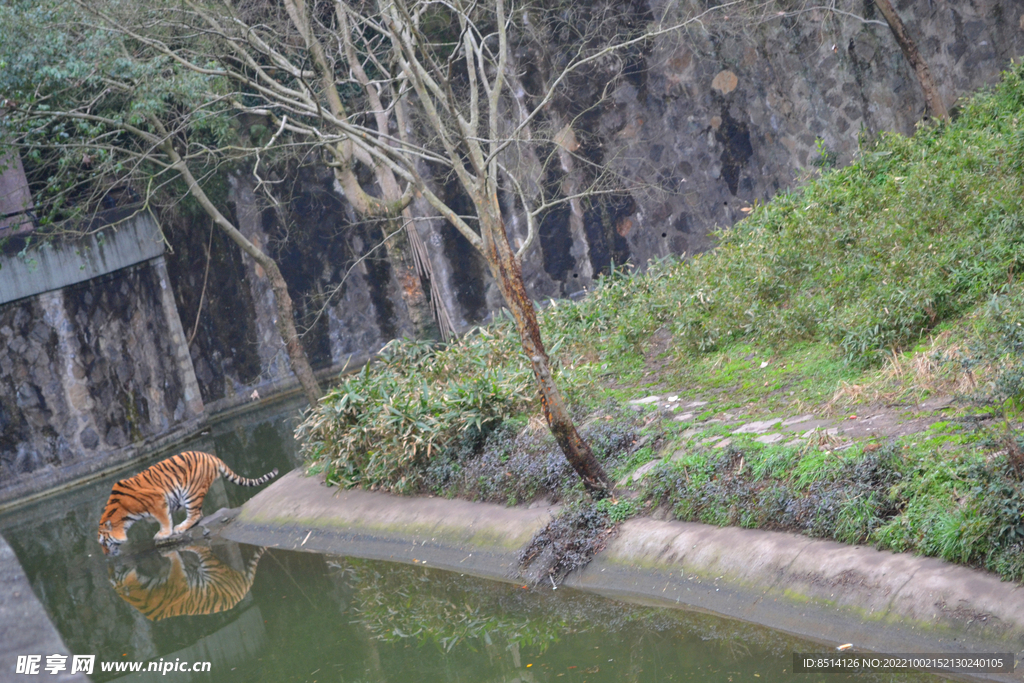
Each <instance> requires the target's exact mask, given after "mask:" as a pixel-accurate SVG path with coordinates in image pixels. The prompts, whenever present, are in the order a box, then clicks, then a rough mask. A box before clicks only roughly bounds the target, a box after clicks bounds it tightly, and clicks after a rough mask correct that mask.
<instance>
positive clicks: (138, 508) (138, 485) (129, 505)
mask: <svg viewBox="0 0 1024 683" xmlns="http://www.w3.org/2000/svg"><path fill="white" fill-rule="evenodd" d="M218 474H223V475H224V478H225V479H227V480H228V481H231V482H233V483H235V484H238V485H239V486H259V485H260V484H264V483H266V482H268V481H270V480H271V479H273V478H274V477H276V476H277V469H276V468H275V469H274V470H273V471H272V472H269V473H267V474H264V475H263V476H262V477H260V478H258V479H247V478H246V477H241V476H239V475H237V474H235V473H234V472H232V471H231V468H229V467H228V466H227V465H225V464H224V462H223V461H222V460H221V459H220V458H218V457H217V456H215V455H210V454H209V453H202V452H200V451H186V452H184V453H179V454H178V455H175V456H172V457H170V458H167V459H166V460H163V461H161V462H158V463H157V464H155V465H153V466H152V467H149V468H147V469H145V470H143V471H141V472H139V473H138V474H136V475H135V476H134V477H129V478H128V479H122V480H121V481H119V482H117V483H116V484H114V487H113V490H112V491H111V492H110V498H109V499H108V500H107V507H105V508H104V509H103V516H102V517H100V533H99V542H100V545H101V546H102V547H103V552H104V553H105V554H106V553H113V554H114V555H116V554H117V547H118V545H120V544H121V543H124V542H125V541H126V540H128V527H130V526H131V525H132V524H134V523H135V522H137V521H138V520H140V519H142V518H144V517H152V518H153V519H155V520H156V521H157V522H159V523H160V531H158V532H157V534H156V536H155V538H156V540H158V541H160V540H163V539H166V538H169V537H170V536H172V535H173V534H180V533H181V532H183V531H185V530H187V529H191V528H192V527H193V526H195V524H196V522H198V521H199V520H200V519H201V518H202V516H203V499H204V498H206V492H207V491H209V489H210V484H212V483H213V481H214V479H216V478H217V475H218ZM181 508H185V513H186V516H185V520H184V521H183V522H182V523H181V524H179V525H177V526H172V520H171V513H172V512H174V511H175V510H179V509H181Z"/></svg>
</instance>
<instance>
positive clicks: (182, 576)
mask: <svg viewBox="0 0 1024 683" xmlns="http://www.w3.org/2000/svg"><path fill="white" fill-rule="evenodd" d="M264 550H265V548H259V549H258V550H257V551H256V554H255V555H253V557H252V559H251V560H249V563H248V565H247V566H246V569H245V571H244V572H239V571H237V570H235V569H233V568H232V567H231V566H230V565H228V564H227V563H225V562H223V561H222V560H220V558H218V557H217V556H216V555H214V553H213V551H212V550H211V549H210V548H209V547H207V546H202V545H190V546H187V547H184V548H175V549H171V550H161V551H154V552H149V553H144V554H141V555H136V556H134V557H126V558H125V560H126V561H123V562H119V563H118V564H116V565H114V566H111V567H110V583H111V585H113V586H114V590H115V592H116V593H117V594H118V596H119V597H120V598H121V599H122V600H124V601H125V602H127V603H128V604H129V605H131V606H132V607H134V608H135V609H137V610H138V611H139V612H141V613H142V614H143V615H144V616H145V617H146V618H147V619H149V620H150V621H160V620H161V619H167V618H169V617H178V616H194V615H200V614H215V613H217V612H224V611H227V610H229V609H231V608H232V607H234V606H235V605H237V604H238V603H239V602H241V600H242V598H244V597H245V596H246V594H248V592H249V589H250V588H252V582H253V579H254V578H256V565H257V564H258V563H259V561H260V557H262V556H263V552H264Z"/></svg>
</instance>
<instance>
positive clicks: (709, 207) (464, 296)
mask: <svg viewBox="0 0 1024 683" xmlns="http://www.w3.org/2000/svg"><path fill="white" fill-rule="evenodd" d="M620 4H621V3H620ZM697 4H699V3H694V2H690V3H685V2H684V3H664V2H661V1H660V0H659V1H656V2H652V3H650V4H644V3H641V2H635V3H633V4H631V5H629V4H622V7H620V8H619V12H620V14H619V19H618V20H617V21H619V22H620V23H621V24H623V25H628V26H642V25H650V22H652V21H653V20H654V17H664V23H666V24H671V23H673V22H675V21H678V20H679V19H680V18H681V17H682V16H683V14H682V13H683V12H689V13H691V14H692V13H693V12H694V11H695V10H697V9H698V8H697ZM848 5H849V6H843V7H842V8H840V9H842V10H843V11H842V12H838V11H837V12H828V11H826V10H823V9H820V8H809V7H805V6H804V4H801V3H793V2H789V3H779V4H778V5H773V6H771V8H770V11H769V10H765V9H763V8H762V9H760V10H758V11H759V12H761V14H759V15H751V14H750V12H751V10H750V9H749V8H747V7H746V6H742V5H741V6H737V7H736V13H735V14H733V15H730V14H729V12H730V11H732V10H730V9H723V10H719V11H713V12H710V13H708V14H706V15H705V16H704V17H703V18H702V20H701V21H700V22H696V23H693V24H690V25H689V26H688V27H686V28H685V29H682V30H680V31H678V32H674V33H670V34H665V35H662V36H660V37H658V38H656V39H654V40H651V41H649V42H648V43H647V44H646V45H645V46H644V48H643V49H637V50H633V51H629V52H625V53H623V54H621V55H618V56H616V57H613V58H608V59H605V60H603V61H600V62H598V63H596V64H595V66H594V67H593V68H591V69H589V70H586V71H584V72H580V73H579V74H577V75H575V76H574V77H573V78H572V79H570V86H569V88H568V89H567V91H568V94H567V95H566V96H565V97H562V98H559V99H557V100H556V101H555V103H554V105H553V107H552V109H551V111H550V113H549V119H550V120H549V121H548V122H547V124H548V125H549V126H563V125H564V126H565V129H564V133H562V134H560V135H564V136H566V137H563V138H562V142H563V146H564V147H565V148H570V147H571V149H573V150H574V151H575V152H576V154H577V155H579V157H581V158H583V159H586V160H587V161H590V162H593V163H595V164H600V165H607V166H608V167H609V168H611V169H612V170H613V171H614V172H615V173H617V174H619V176H620V177H621V178H622V179H623V180H624V186H625V189H624V190H623V191H622V192H619V193H617V194H613V195H609V196H606V197H603V198H601V199H599V200H596V201H593V202H590V203H572V204H567V205H565V206H562V207H560V208H557V209H554V210H552V211H550V212H549V213H548V214H547V215H545V216H544V217H543V219H542V221H541V224H540V234H539V239H538V240H537V242H536V245H535V247H534V248H533V249H532V251H531V252H530V253H529V254H528V255H527V256H526V258H525V259H524V264H523V272H524V277H525V278H526V280H527V286H528V288H529V291H530V292H531V294H532V295H533V296H534V297H535V298H537V299H542V298H547V297H565V296H572V295H577V294H580V293H582V292H583V291H585V290H586V289H587V288H589V287H591V286H592V285H593V282H594V279H595V278H596V277H597V276H598V275H599V274H600V273H602V272H606V271H607V270H608V268H609V267H610V265H611V264H612V263H613V262H614V263H615V264H618V265H621V264H623V263H625V262H629V263H632V264H634V265H635V266H639V267H643V265H644V264H645V263H646V262H647V261H648V260H649V259H652V258H658V257H663V256H667V255H670V254H674V255H681V254H692V253H695V252H699V251H703V250H706V249H708V248H710V247H711V246H713V243H714V242H713V237H712V236H711V235H710V234H709V233H710V231H712V230H713V229H714V228H715V227H716V226H727V225H731V224H732V223H734V222H735V221H737V220H739V219H741V218H742V217H743V215H744V213H743V211H742V209H744V208H746V207H749V206H750V205H751V204H753V203H754V202H757V201H760V202H763V201H766V200H768V199H770V198H771V197H772V196H773V195H775V194H776V193H778V192H780V191H784V190H786V189H787V188H790V187H793V186H795V185H797V184H798V183H799V182H800V180H801V179H802V178H805V177H807V176H808V175H809V174H810V173H813V172H814V171H815V167H816V166H818V165H822V164H826V165H827V164H830V163H837V164H840V165H841V164H845V163H848V162H849V161H850V160H851V159H852V158H853V156H854V154H855V152H856V150H857V145H858V140H859V139H860V138H862V137H871V136H874V135H877V134H879V133H881V132H883V131H895V132H898V133H903V134H910V133H912V132H913V130H914V128H915V126H917V125H919V123H920V122H921V121H922V117H923V116H924V97H923V94H922V91H921V88H920V85H919V83H918V81H917V80H916V77H915V74H914V72H913V69H912V68H911V67H910V65H909V64H908V63H907V61H906V59H905V58H904V56H903V54H902V53H901V51H900V49H899V47H898V45H897V43H896V41H895V39H894V38H893V36H892V33H891V31H890V29H889V28H888V26H887V25H886V23H885V21H884V19H883V18H882V16H881V15H880V14H878V13H877V11H876V10H875V8H874V4H873V3H872V2H870V1H864V2H857V3H854V2H850V3H848ZM896 8H897V11H898V12H899V14H900V15H901V17H902V18H903V21H904V23H905V24H906V27H907V30H908V31H909V33H910V34H911V36H912V37H913V38H914V39H915V41H916V43H917V46H918V48H919V50H920V53H921V55H922V56H923V57H924V58H925V59H926V60H927V61H928V63H929V65H930V67H931V71H932V74H933V76H934V78H935V81H936V82H937V84H938V86H939V89H940V92H941V94H942V97H943V99H944V101H945V103H946V105H947V106H952V105H954V103H955V102H956V100H957V98H958V97H960V96H961V95H965V94H968V93H970V92H971V91H972V90H975V89H977V88H978V87H982V86H984V85H985V84H986V83H990V82H993V81H994V80H995V79H997V78H998V75H999V72H1000V70H1001V69H1002V68H1004V67H1005V66H1006V65H1007V64H1008V63H1009V60H1010V59H1011V58H1012V57H1014V56H1017V55H1022V54H1024V7H1022V5H1021V4H1020V3H1019V2H1016V1H1013V0H975V1H973V2H971V3H961V2H951V1H943V0H932V1H931V2H927V3H920V2H909V1H905V2H898V3H896ZM570 20H572V18H571V17H570V18H567V19H566V25H567V26H568V25H569V23H570ZM577 20H582V19H580V18H577ZM565 36H571V33H570V32H566V33H565V35H563V34H561V33H559V30H558V27H557V26H555V27H553V28H552V29H551V31H549V32H548V33H547V34H546V40H535V41H534V44H532V45H529V44H528V45H526V46H525V47H523V48H522V49H521V50H520V51H519V53H518V54H517V55H516V58H517V59H518V60H519V61H520V65H519V66H520V71H521V73H522V74H523V84H524V87H525V88H526V89H527V90H530V89H531V88H533V90H536V89H537V88H538V87H539V85H540V84H542V83H543V82H545V79H549V78H550V72H551V70H552V66H551V65H553V64H558V63H560V61H561V60H562V58H563V56H564V55H563V54H562V53H563V52H566V51H568V50H572V49H574V48H575V46H574V45H573V44H572V43H571V40H570V39H567V38H565ZM602 95H605V97H604V98H603V99H602ZM954 111H955V110H954ZM556 129H557V128H556ZM556 151H557V150H556ZM823 155H824V157H823ZM563 157H564V158H563V159H562V163H561V170H560V171H556V172H554V173H553V175H551V177H548V178H545V179H541V178H538V182H547V183H551V184H560V185H561V186H562V187H572V184H573V183H577V184H578V183H581V182H583V181H584V180H586V178H585V177H584V176H585V173H583V172H582V171H581V170H580V166H581V165H580V164H579V163H577V164H576V166H575V167H574V166H573V162H572V159H571V158H569V157H568V155H563ZM287 175H288V176H289V177H288V178H287V179H286V180H287V182H288V183H290V184H291V190H290V197H291V200H290V201H289V202H288V203H287V205H286V206H283V207H280V208H279V209H277V210H273V209H269V208H267V206H266V202H265V201H261V200H260V197H259V196H258V195H257V194H256V193H254V191H253V181H252V179H251V178H249V177H243V176H237V177H232V178H231V179H230V185H231V189H230V192H229V195H230V199H231V202H232V203H233V207H234V212H235V218H236V220H237V221H238V223H239V225H240V226H241V227H242V229H243V231H245V232H246V234H248V235H249V236H250V237H252V238H253V239H254V240H255V241H257V242H258V243H259V244H262V245H265V246H266V247H267V248H268V249H269V250H270V252H271V253H272V254H273V255H274V256H275V257H276V258H277V259H278V261H279V263H280V264H281V269H282V271H283V272H284V275H285V278H286V279H287V280H288V282H289V284H290V287H291V291H292V296H293V298H294V299H295V300H296V302H297V305H298V308H299V311H300V313H299V318H300V323H301V324H302V325H303V326H304V327H305V328H307V329H308V332H307V333H306V335H305V337H304V339H303V343H304V344H305V346H306V350H307V352H308V353H309V354H310V356H311V360H312V361H313V363H314V367H319V368H328V367H332V368H335V369H337V368H338V367H341V366H343V365H344V364H345V363H346V362H348V363H356V362H359V361H360V360H361V359H362V358H365V357H366V356H367V355H368V354H371V353H373V352H375V351H376V350H377V349H379V348H380V346H381V344H383V343H384V342H386V341H387V340H388V339H390V338H393V337H394V336H396V335H408V334H410V326H409V322H408V321H409V319H410V315H409V312H408V311H407V310H405V308H404V306H405V304H404V302H403V300H402V298H401V297H400V296H396V291H397V286H398V285H397V282H396V279H395V277H394V274H393V273H392V268H391V267H390V265H389V264H388V262H387V260H386V259H385V258H384V250H383V249H381V248H380V247H379V246H378V245H379V244H380V241H381V239H382V235H383V232H382V227H381V226H380V225H377V224H373V223H365V222H360V221H359V220H358V218H357V216H356V215H355V213H354V211H353V210H352V209H351V207H350V206H349V205H348V203H347V202H346V201H345V199H344V196H343V195H342V193H341V192H340V189H339V188H337V187H336V186H335V185H334V183H333V180H332V178H331V174H330V173H329V172H327V170H326V169H323V168H313V167H302V168H299V169H295V170H293V171H292V172H289V173H288V174H287ZM437 192H438V194H440V195H442V196H444V197H445V198H446V199H448V200H450V201H453V202H454V203H455V206H456V208H458V207H459V206H460V204H459V201H460V200H459V196H458V195H457V193H455V191H454V189H452V187H450V186H446V185H445V184H444V183H443V182H440V180H439V182H438V186H437ZM413 208H414V212H415V213H416V215H417V218H418V220H417V223H416V225H417V230H418V232H419V235H420V237H421V239H422V241H423V243H424V245H425V246H426V250H427V253H428V256H429V260H430V262H431V265H432V271H433V279H432V281H431V283H430V286H431V287H432V288H433V289H435V290H436V291H435V296H436V300H437V301H439V302H441V304H442V305H443V306H444V308H445V309H446V312H447V314H448V317H449V318H450V319H451V320H452V321H453V323H454V324H455V327H456V328H457V329H463V328H465V327H466V326H467V325H470V324H473V323H475V322H478V321H481V320H483V319H485V318H486V317H487V315H488V314H489V313H490V311H491V310H493V309H495V308H496V307H499V306H500V305H501V301H500V297H499V296H498V294H497V292H496V288H495V287H494V286H493V283H492V282H490V277H489V275H488V274H487V273H486V269H485V267H484V266H483V264H482V262H481V260H480V259H479V258H478V257H477V256H476V254H475V253H473V251H472V249H471V248H470V246H469V245H468V243H466V241H465V240H464V239H463V238H462V237H461V236H460V235H458V234H457V233H456V231H455V230H454V229H453V228H451V226H449V225H447V224H446V223H445V222H444V221H443V220H441V219H438V218H437V217H436V216H435V215H433V214H432V213H431V212H430V211H429V209H428V207H426V205H425V203H424V202H416V203H414V205H413ZM465 208H467V210H468V203H466V207H465ZM507 226H508V230H509V233H510V238H511V239H513V240H516V239H521V238H522V237H523V236H525V233H526V229H525V223H524V221H523V220H522V217H521V216H518V215H516V214H515V213H514V212H510V213H509V215H508V216H507ZM168 234H169V236H170V239H171V243H172V245H173V246H174V249H175V254H174V255H171V256H169V257H168V261H169V267H170V271H171V275H172V279H173V281H174V291H175V296H176V298H177V300H178V303H179V307H180V308H181V317H182V320H183V321H184V323H183V324H184V325H185V327H186V328H187V330H186V331H187V332H190V331H191V329H192V324H193V323H192V321H194V320H196V311H197V307H198V302H199V300H200V297H202V298H203V301H204V304H203V311H202V313H201V314H200V315H199V316H198V321H199V322H198V330H197V331H196V333H195V334H194V337H193V340H192V342H191V351H192V356H193V359H194V361H195V363H196V375H197V377H198V379H199V383H200V386H201V387H202V390H203V398H204V400H205V401H206V402H207V403H210V402H216V401H220V403H215V404H214V407H215V408H216V407H219V406H224V405H228V404H230V403H232V402H238V401H240V400H242V399H243V398H246V397H248V395H249V393H250V392H251V390H252V387H254V386H260V385H261V384H268V383H269V384H275V383H279V382H281V381H283V380H285V379H286V378H287V376H288V371H287V363H286V362H285V359H284V356H283V351H282V346H281V342H280V339H279V338H278V336H277V332H276V329H275V328H274V326H273V306H272V299H271V297H272V294H271V293H270V291H269V286H268V285H267V283H266V280H265V278H263V277H262V275H261V273H260V272H259V270H258V268H256V267H255V264H253V263H252V262H251V261H250V260H249V258H248V257H247V256H242V255H241V254H240V253H239V252H238V250H237V249H236V248H235V247H234V246H233V245H231V244H229V243H227V242H226V241H224V240H223V238H221V237H220V236H219V235H214V236H213V238H212V242H210V244H212V249H211V252H210V253H211V257H210V258H211V259H212V260H211V267H210V272H209V274H208V276H207V286H206V290H205V294H201V291H202V283H203V279H204V267H205V263H206V261H207V257H206V248H207V243H208V240H209V239H210V237H209V235H210V232H209V226H208V225H203V224H202V221H201V220H200V221H199V222H193V223H190V224H189V225H188V226H187V229H186V226H177V227H175V226H173V225H172V226H169V227H168ZM243 274H244V283H239V282H238V281H237V278H238V276H239V275H243ZM263 393H264V394H265V392H263Z"/></svg>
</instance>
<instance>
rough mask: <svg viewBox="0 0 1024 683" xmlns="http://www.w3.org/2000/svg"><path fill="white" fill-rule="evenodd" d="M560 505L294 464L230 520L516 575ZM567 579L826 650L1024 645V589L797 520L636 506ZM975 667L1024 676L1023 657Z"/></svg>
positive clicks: (317, 543)
mask: <svg viewBox="0 0 1024 683" xmlns="http://www.w3.org/2000/svg"><path fill="white" fill-rule="evenodd" d="M554 511H555V510H554V509H553V508H534V509H522V508H505V507H501V506H497V505H488V504H481V503H470V502H467V501H460V500H446V499H439V498H403V497H396V496H390V495H385V494H377V493H369V492H366V491H339V490H338V489H333V488H327V487H325V486H324V485H323V484H322V483H320V481H319V480H318V479H314V478H307V477H304V476H302V474H301V473H300V472H291V473H289V474H288V475H286V476H285V477H283V478H282V479H281V480H280V481H278V482H277V483H275V484H273V485H271V486H270V487H268V488H267V489H265V490H263V491H261V492H260V493H259V494H258V495H257V496H256V497H255V498H253V499H252V500H250V501H249V502H248V503H246V504H245V505H244V506H243V507H242V510H241V512H240V514H239V516H238V518H237V520H236V521H235V522H233V523H231V524H229V525H228V526H227V527H226V528H225V530H224V531H223V532H222V533H223V535H224V536H225V537H226V538H229V539H231V540H235V541H240V542H245V543H252V544H256V545H270V546H274V547H278V548H284V549H290V550H306V551H311V552H324V553H335V554H341V555H350V556H356V557H366V558H371V559H385V560H393V561H397V562H407V563H416V564H424V563H427V564H430V565H431V566H435V567H439V568H442V569H453V570H455V571H461V572H466V573H472V574H476V575H479V576H485V577H488V578H492V579H498V580H514V579H515V577H516V576H517V571H516V570H517V568H516V566H515V562H516V556H517V555H518V552H519V550H520V549H521V548H522V547H523V546H524V545H525V544H526V543H527V542H528V541H529V539H530V538H531V537H532V536H533V534H534V533H535V532H536V531H537V530H539V529H540V528H542V527H543V526H544V524H546V523H547V521H548V520H549V519H550V518H551V515H552V514H553V512H554ZM565 585H567V586H570V587H574V588H578V589H582V590H587V591H593V592H597V593H601V594H604V595H609V596H614V597H619V598H624V599H628V600H632V601H640V602H643V603H648V604H660V605H673V606H685V607H688V608H696V609H702V610H707V611H710V612H714V613H717V614H722V615H726V616H730V617H735V618H738V619H743V620H745V621H748V622H752V623H756V624H761V625H764V626H767V627H770V628H774V629H778V630H781V631H786V632H789V633H792V634H796V635H799V636H803V637H805V638H809V639H811V640H814V641H817V642H819V643H821V644H822V651H827V650H829V649H831V648H832V647H835V646H837V645H839V644H842V643H849V642H852V643H853V644H854V645H855V647H856V648H857V649H858V650H861V651H870V652H894V653H895V652H919V653H943V654H957V653H983V652H990V653H996V652H1013V653H1014V654H1016V655H1018V661H1019V655H1021V653H1022V650H1024V591H1022V589H1021V587H1020V586H1018V585H1016V584H1012V583H1004V582H1001V581H1000V580H999V579H998V577H996V576H995V575H993V574H989V573H986V572H980V571H975V570H971V569H967V568H965V567H960V566H956V565H952V564H949V563H946V562H943V561H941V560H936V559H931V558H922V557H915V556H910V555H901V554H896V553H889V552H882V551H878V550H875V549H873V548H867V547H860V546H847V545H842V544H839V543H833V542H830V541H820V540H814V539H810V538H807V537H805V536H799V535H796V534H788V533H777V532H767V531H754V530H747V529H737V528H718V527H711V526H707V525H703V524H694V523H686V522H665V521H656V520H653V519H648V518H639V519H633V520H629V521H627V522H625V523H624V524H622V526H621V527H620V528H619V530H618V533H617V535H616V537H615V538H613V539H612V540H611V541H610V542H609V544H608V546H607V547H606V548H605V550H604V551H602V552H601V553H600V554H599V555H598V557H597V558H595V560H594V561H593V562H592V563H591V564H590V565H589V566H588V567H587V568H586V569H585V570H583V571H582V572H579V573H576V574H571V575H570V576H569V577H568V578H567V579H566V581H565ZM957 678H960V679H963V680H1001V681H1011V680H1012V681H1022V680H1024V670H1021V671H1018V672H1016V673H1014V674H1012V675H1010V674H988V675H978V676H973V677H968V676H957Z"/></svg>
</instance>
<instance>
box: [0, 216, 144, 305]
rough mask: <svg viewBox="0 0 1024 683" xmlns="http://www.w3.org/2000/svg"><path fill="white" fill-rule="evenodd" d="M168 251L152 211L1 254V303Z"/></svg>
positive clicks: (66, 284) (61, 286)
mask: <svg viewBox="0 0 1024 683" xmlns="http://www.w3.org/2000/svg"><path fill="white" fill-rule="evenodd" d="M163 253H164V241H163V237H162V236H161V234H160V228H158V227H157V224H156V220H155V219H154V218H153V216H152V214H150V213H149V211H148V210H140V211H139V212H138V213H136V214H134V215H133V216H131V217H129V218H127V219H126V220H124V221H122V222H120V223H119V224H118V225H116V226H114V225H108V226H105V227H103V228H102V230H99V231H96V232H94V233H92V234H87V235H83V236H82V237H79V238H76V239H69V240H64V241H57V242H53V243H51V242H41V243H39V244H38V245H33V246H32V247H29V248H28V249H26V250H25V253H24V254H11V255H8V254H2V255H0V304H5V303H8V302H11V301H17V300H18V299H24V298H25V297H28V296H34V295H36V294H41V293H42V292H50V291H53V290H55V289H61V288H63V287H67V286H68V285H73V284H77V283H79V282H85V281H86V280H91V279H93V278H94V277H99V276H100V275H105V274H107V273H112V272H114V271H115V270H120V269H121V268H127V267H128V266H132V265H135V264H136V263H142V262H143V261H148V260H149V259H151V258H156V257H157V256H160V255H161V254H163Z"/></svg>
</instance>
